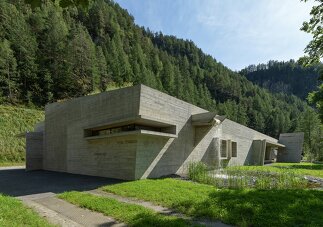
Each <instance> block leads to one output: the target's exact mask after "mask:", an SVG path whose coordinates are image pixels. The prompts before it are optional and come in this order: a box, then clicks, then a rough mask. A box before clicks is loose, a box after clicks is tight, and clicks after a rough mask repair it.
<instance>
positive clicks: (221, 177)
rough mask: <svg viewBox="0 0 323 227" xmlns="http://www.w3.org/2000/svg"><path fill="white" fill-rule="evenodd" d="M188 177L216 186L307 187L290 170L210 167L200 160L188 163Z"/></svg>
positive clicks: (301, 178)
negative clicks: (271, 170)
mask: <svg viewBox="0 0 323 227" xmlns="http://www.w3.org/2000/svg"><path fill="white" fill-rule="evenodd" d="M188 177H189V179H191V180H192V181H196V182H199V183H204V184H210V185H214V186H216V187H218V188H230V189H246V188H256V189H296V188H298V189H301V188H307V187H308V182H307V180H306V179H304V178H303V177H302V176H299V175H297V174H295V173H293V172H292V171H286V172H280V173H275V172H270V171H250V170H249V171H248V170H244V169H243V168H239V167H235V168H233V169H231V168H224V169H221V168H218V169H214V168H213V169H212V168H211V167H208V166H207V165H205V164H203V163H201V162H196V163H190V164H189V167H188Z"/></svg>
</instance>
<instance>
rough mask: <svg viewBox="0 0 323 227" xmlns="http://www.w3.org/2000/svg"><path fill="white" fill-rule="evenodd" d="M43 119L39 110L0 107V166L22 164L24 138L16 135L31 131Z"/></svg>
mask: <svg viewBox="0 0 323 227" xmlns="http://www.w3.org/2000/svg"><path fill="white" fill-rule="evenodd" d="M43 119H44V113H43V111H40V110H34V109H28V108H19V107H12V106H3V105H0V165H8V163H12V164H13V165H16V163H22V162H24V160H25V138H23V137H17V135H19V134H21V133H23V132H26V131H30V130H32V129H33V126H34V124H35V123H36V122H38V121H41V120H43ZM1 163H2V164H1ZM5 163H7V164H5Z"/></svg>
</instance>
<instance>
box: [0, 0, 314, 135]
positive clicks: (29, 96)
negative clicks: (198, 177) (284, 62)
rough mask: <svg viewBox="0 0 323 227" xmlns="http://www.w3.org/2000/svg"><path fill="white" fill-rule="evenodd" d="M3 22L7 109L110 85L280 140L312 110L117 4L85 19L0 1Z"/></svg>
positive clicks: (0, 76)
mask: <svg viewBox="0 0 323 227" xmlns="http://www.w3.org/2000/svg"><path fill="white" fill-rule="evenodd" d="M0 18H3V19H2V20H0V87H1V91H2V94H0V102H2V103H22V104H34V105H38V106H43V105H44V104H46V103H47V102H53V101H57V100H61V99H68V98H72V97H77V96H82V95H86V94H89V93H93V92H100V91H104V90H106V89H107V87H108V86H110V85H111V83H115V84H117V85H123V84H124V83H133V84H137V83H143V84H146V85H148V86H151V87H153V88H156V89H159V90H161V91H164V92H166V93H168V94H170V95H173V96H176V97H178V98H180V99H183V100H185V101H188V102H190V103H193V104H196V105H198V106H200V107H203V108H206V109H208V110H211V111H214V110H216V111H217V112H218V113H219V114H225V115H227V117H228V118H230V119H232V120H234V121H237V122H239V123H241V124H244V125H248V126H249V127H251V128H254V129H256V130H258V131H261V132H264V133H266V134H269V135H272V136H275V137H277V136H278V135H279V133H280V132H292V131H295V130H296V129H297V127H298V118H299V117H300V115H301V113H302V112H304V111H305V110H306V109H308V108H309V107H308V106H307V105H306V104H305V103H304V102H303V101H301V100H300V99H298V98H297V97H295V96H290V95H285V94H270V93H269V92H267V91H266V90H265V89H262V88H260V87H258V86H256V85H254V84H252V83H251V82H250V81H248V80H247V79H246V78H245V77H243V76H241V75H239V74H238V73H235V72H233V71H231V70H230V69H228V68H227V67H225V66H223V65H222V64H221V63H218V62H217V61H216V60H215V59H214V58H212V57H211V56H209V55H207V54H204V53H203V52H202V51H201V50H200V49H199V48H198V47H196V46H195V44H194V43H193V42H191V41H187V40H182V39H177V38H176V37H174V36H164V35H163V34H161V33H152V32H150V31H149V30H145V29H143V28H141V27H139V26H137V25H135V24H134V19H133V17H132V16H131V15H129V14H128V12H127V11H126V10H124V9H122V8H120V6H119V5H118V4H116V3H114V2H111V1H103V0H97V1H95V2H94V3H92V4H91V5H90V7H89V10H88V11H84V10H82V9H77V8H68V9H64V10H63V9H61V8H60V7H58V6H56V5H53V3H52V2H51V1H45V3H44V4H43V6H42V8H40V9H35V10H32V9H31V8H30V7H29V6H28V5H26V4H25V3H24V1H21V0H14V1H9V0H0Z"/></svg>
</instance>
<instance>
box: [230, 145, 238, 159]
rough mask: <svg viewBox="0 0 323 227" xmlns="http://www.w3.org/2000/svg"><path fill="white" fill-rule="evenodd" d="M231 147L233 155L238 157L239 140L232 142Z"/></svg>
mask: <svg viewBox="0 0 323 227" xmlns="http://www.w3.org/2000/svg"><path fill="white" fill-rule="evenodd" d="M231 148H232V153H231V155H232V157H238V147H237V142H231Z"/></svg>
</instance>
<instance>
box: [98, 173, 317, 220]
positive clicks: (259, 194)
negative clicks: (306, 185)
mask: <svg viewBox="0 0 323 227" xmlns="http://www.w3.org/2000/svg"><path fill="white" fill-rule="evenodd" d="M103 190H105V191H108V192H112V193H115V194H118V195H122V196H128V197H136V198H139V199H143V200H147V201H152V202H154V203H156V204H161V205H163V206H166V207H171V208H173V209H176V210H178V211H180V212H182V213H185V214H187V215H190V216H195V217H208V218H212V219H217V220H222V221H223V222H226V223H230V224H235V225H239V226H323V213H322V210H323V191H314V190H255V189H253V190H252V189H250V190H230V189H221V190H219V189H216V188H214V187H212V186H209V185H203V184H198V183H192V182H188V181H180V180H174V179H162V180H140V181H134V182H127V183H122V184H116V185H112V186H106V187H103Z"/></svg>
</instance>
